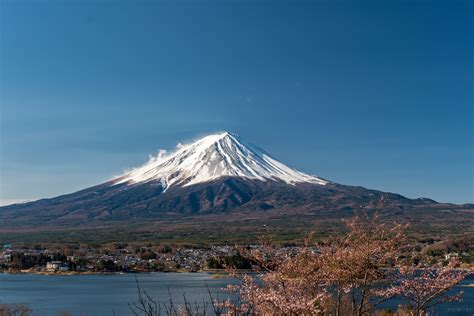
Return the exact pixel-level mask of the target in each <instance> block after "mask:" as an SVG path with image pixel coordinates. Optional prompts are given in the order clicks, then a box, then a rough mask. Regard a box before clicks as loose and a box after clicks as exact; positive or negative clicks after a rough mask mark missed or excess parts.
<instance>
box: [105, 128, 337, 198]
mask: <svg viewBox="0 0 474 316" xmlns="http://www.w3.org/2000/svg"><path fill="white" fill-rule="evenodd" d="M221 177H243V178H247V179H255V180H260V181H266V180H273V181H282V182H285V183H288V184H296V183H302V182H306V183H313V184H319V185H326V184H327V183H328V181H326V180H323V179H321V178H318V177H315V176H311V175H307V174H304V173H302V172H299V171H297V170H295V169H292V168H290V167H288V166H286V165H285V164H283V163H281V162H279V161H277V160H275V159H274V158H272V157H270V156H269V155H268V154H267V153H266V152H265V151H263V150H261V149H259V148H257V147H254V146H252V145H249V144H247V143H246V142H244V141H243V140H242V139H240V138H239V137H238V136H237V135H235V134H231V133H228V132H224V133H219V134H213V135H209V136H206V137H204V138H201V139H199V140H198V141H196V142H194V143H192V144H189V145H184V146H183V145H180V146H179V147H178V149H177V150H176V151H175V152H173V153H171V154H166V152H164V151H160V154H159V155H158V156H157V157H154V158H152V159H150V161H149V162H148V163H147V164H145V165H144V166H142V167H140V168H137V169H134V170H132V171H131V172H128V173H126V174H124V175H122V176H120V177H118V178H116V179H115V180H113V182H112V183H113V184H119V183H128V184H135V183H142V182H148V181H160V182H161V184H162V186H163V188H164V190H166V189H168V188H170V187H171V186H178V185H179V186H189V185H193V184H197V183H202V182H207V181H212V180H216V179H218V178H221Z"/></svg>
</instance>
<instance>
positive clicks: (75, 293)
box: [0, 273, 474, 316]
mask: <svg viewBox="0 0 474 316" xmlns="http://www.w3.org/2000/svg"><path fill="white" fill-rule="evenodd" d="M135 277H137V278H138V281H139V283H140V287H141V288H142V289H146V290H147V291H148V292H149V293H150V294H151V295H152V296H153V297H155V298H157V300H159V301H162V302H166V301H168V300H169V294H168V293H170V294H171V296H172V297H173V300H174V302H175V304H182V303H183V302H184V298H183V293H184V294H186V298H187V300H188V301H189V302H191V303H193V302H195V301H197V302H202V301H203V299H204V300H206V301H209V294H208V288H209V290H210V291H211V293H212V294H213V296H214V297H216V296H217V295H218V296H219V298H221V299H222V298H225V297H227V296H228V294H227V293H225V292H223V291H222V290H221V288H222V287H225V286H226V285H227V284H228V283H229V282H231V281H232V280H230V279H228V278H213V277H212V275H211V274H208V273H146V274H112V275H77V276H44V275H33V274H0V303H25V304H28V306H30V307H31V308H32V309H33V311H34V315H48V316H49V315H58V314H59V313H60V312H62V311H67V312H69V313H71V315H74V316H75V315H78V316H79V315H87V316H94V315H101V316H102V315H114V313H115V315H130V310H129V307H128V303H129V302H132V301H134V300H136V298H137V287H136V282H135ZM469 283H474V277H473V276H471V277H470V278H469V279H467V280H464V281H463V284H469ZM206 284H207V286H206ZM168 291H169V292H168ZM436 314H437V315H474V287H464V300H463V302H462V303H457V304H445V305H441V306H439V307H438V308H437V309H436Z"/></svg>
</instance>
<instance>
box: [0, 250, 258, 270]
mask: <svg viewBox="0 0 474 316" xmlns="http://www.w3.org/2000/svg"><path fill="white" fill-rule="evenodd" d="M74 248H75V249H74ZM225 264H228V265H229V266H233V267H236V268H238V269H249V268H250V267H251V265H250V263H249V262H248V261H247V260H246V259H245V258H243V257H242V256H240V254H239V250H238V247H236V246H212V247H207V248H182V247H172V246H152V245H147V246H128V245H127V244H120V243H116V244H113V245H111V246H96V247H93V246H78V247H71V246H70V245H67V246H61V247H51V248H48V247H43V246H41V247H40V246H37V247H32V248H29V247H28V248H24V247H22V248H19V247H13V246H12V245H11V244H5V245H4V246H3V250H2V251H1V252H0V272H8V273H18V272H23V273H40V274H77V273H103V272H198V271H205V270H208V271H211V270H216V269H223V268H224V266H223V265H225Z"/></svg>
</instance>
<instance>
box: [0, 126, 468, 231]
mask: <svg viewBox="0 0 474 316" xmlns="http://www.w3.org/2000/svg"><path fill="white" fill-rule="evenodd" d="M360 208H366V209H375V208H379V209H381V210H382V211H385V212H392V213H397V212H398V213H400V214H402V213H405V212H407V210H415V209H416V210H420V209H423V210H429V209H431V210H442V209H465V208H469V209H471V208H473V207H472V206H471V205H464V206H463V205H454V204H448V203H437V202H436V201H433V200H430V199H426V198H425V199H423V198H421V199H409V198H406V197H404V196H402V195H399V194H396V193H389V192H382V191H378V190H371V189H366V188H363V187H358V186H347V185H342V184H338V183H334V182H331V181H328V180H325V179H322V178H319V177H317V176H311V175H307V174H305V173H302V172H299V171H297V170H296V169H293V168H290V167H288V166H286V165H285V164H283V163H281V162H279V161H278V160H276V159H274V158H272V157H271V156H270V155H269V154H268V153H266V152H265V151H264V150H263V149H260V148H258V147H256V146H253V145H250V144H248V143H247V142H245V141H244V140H242V139H241V138H240V137H238V136H236V135H235V134H231V133H227V132H224V133H218V134H212V135H209V136H206V137H203V138H201V139H199V140H197V141H196V142H193V143H191V144H188V145H182V146H180V147H179V148H178V149H177V150H176V151H174V152H172V153H170V154H164V153H163V152H161V153H160V154H159V155H158V156H156V157H154V158H152V159H150V161H149V162H148V163H146V164H145V165H143V166H141V167H138V168H135V169H133V170H132V171H129V172H126V173H124V174H123V175H121V176H119V177H116V178H114V179H111V180H110V181H107V182H104V183H102V184H99V185H96V186H93V187H89V188H85V189H83V190H80V191H77V192H73V193H70V194H65V195H61V196H58V197H54V198H49V199H41V200H37V201H33V202H27V203H22V204H13V205H8V206H2V207H0V227H1V226H3V227H8V225H10V226H15V225H23V226H25V225H26V226H28V225H30V226H48V225H58V224H60V225H66V226H67V225H72V226H74V225H78V224H81V225H82V224H88V223H92V222H97V221H99V222H106V221H115V220H121V221H126V220H130V219H143V220H147V219H150V218H154V219H166V218H169V217H173V218H174V217H176V216H178V217H179V216H181V217H183V216H184V217H185V216H189V215H191V216H196V215H197V216H201V215H218V216H227V215H228V214H231V213H232V214H243V215H242V218H245V217H246V216H248V214H252V216H259V214H260V215H261V214H263V213H266V214H273V213H274V214H282V213H285V214H288V215H291V214H299V213H317V212H328V211H331V212H335V213H337V212H340V213H341V214H346V213H348V212H349V213H350V212H354V211H355V210H357V209H360ZM245 214H247V215H245Z"/></svg>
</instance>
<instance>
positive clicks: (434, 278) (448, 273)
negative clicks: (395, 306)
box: [386, 261, 469, 316]
mask: <svg viewBox="0 0 474 316" xmlns="http://www.w3.org/2000/svg"><path fill="white" fill-rule="evenodd" d="M456 265H457V262H456V261H451V262H450V263H449V265H448V266H446V267H441V268H438V267H429V268H423V269H417V268H402V269H401V270H400V272H399V275H400V277H399V280H398V281H397V282H395V283H394V284H392V285H391V286H390V287H389V288H388V289H387V291H386V295H388V296H399V297H401V298H403V299H404V300H405V301H406V302H407V303H408V304H409V306H410V307H411V308H412V310H413V315H416V316H419V315H426V314H427V313H428V311H429V310H430V309H431V308H432V307H434V306H436V305H438V304H442V303H448V302H458V301H460V300H461V297H462V291H458V292H456V293H454V294H450V293H449V292H450V291H451V290H452V289H453V287H454V286H455V285H457V284H459V282H461V281H462V280H463V279H464V278H465V277H466V276H467V275H468V274H469V272H468V271H466V270H461V269H456V267H455V266H456Z"/></svg>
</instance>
